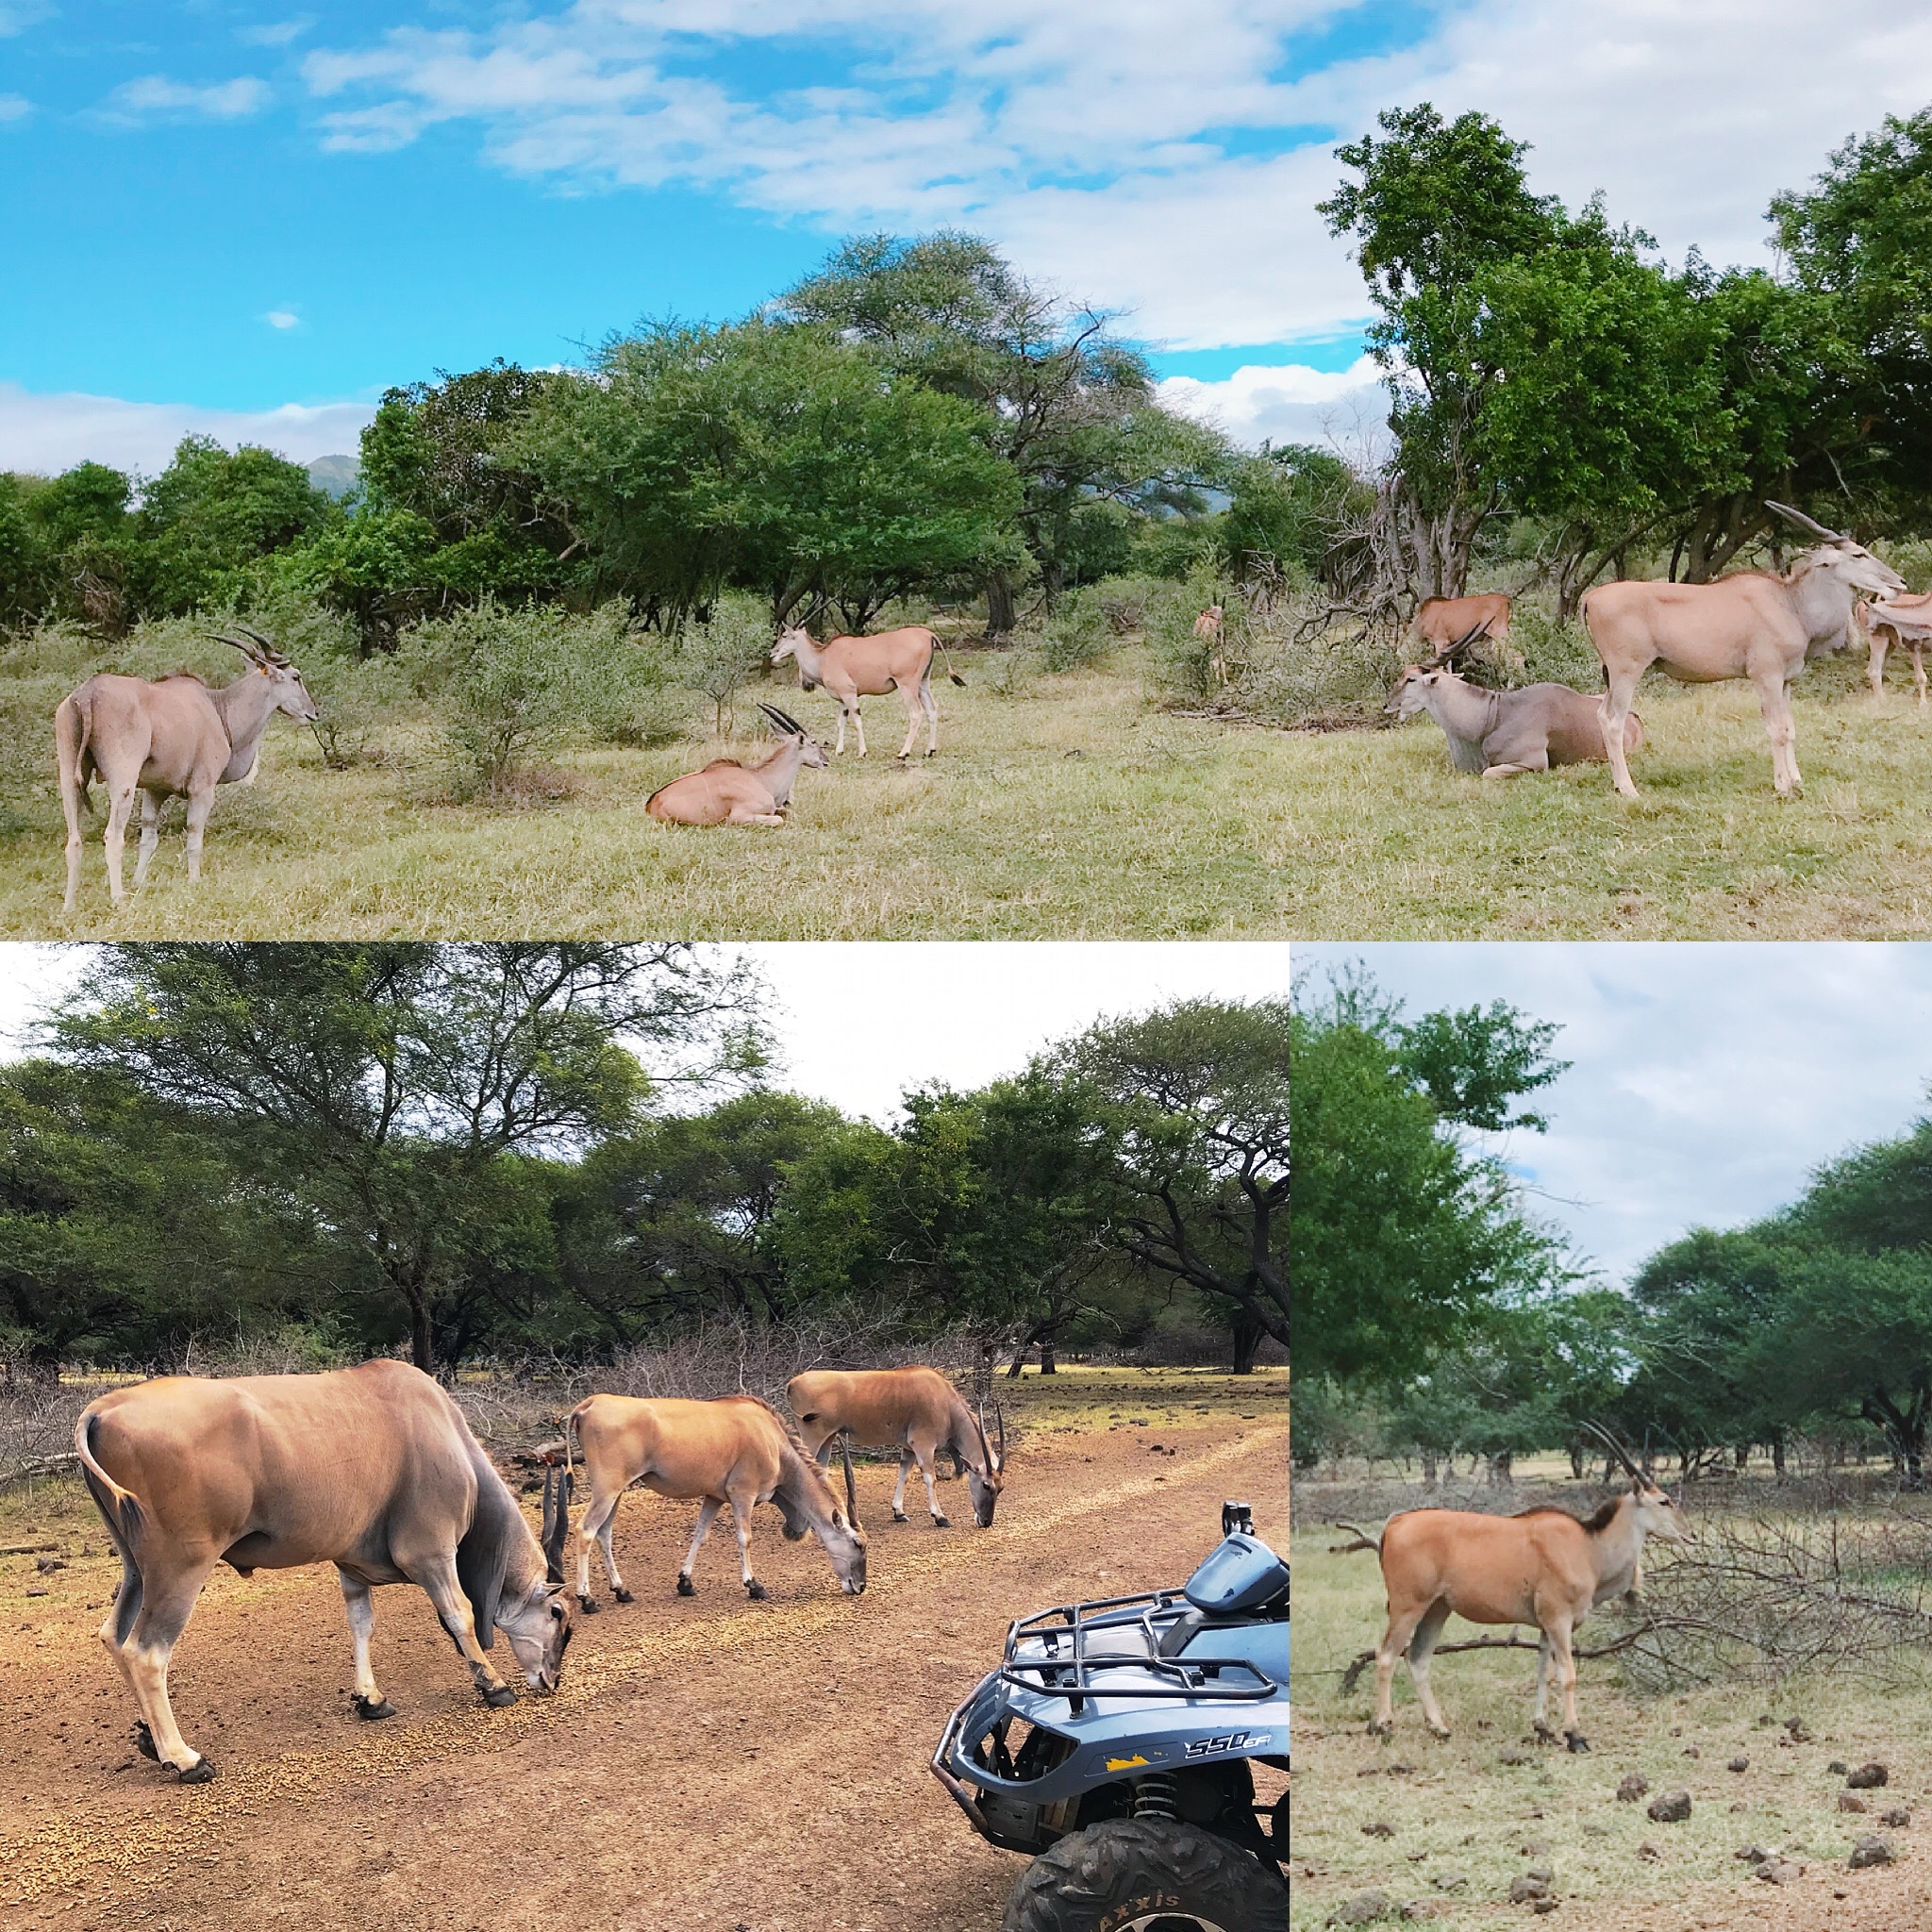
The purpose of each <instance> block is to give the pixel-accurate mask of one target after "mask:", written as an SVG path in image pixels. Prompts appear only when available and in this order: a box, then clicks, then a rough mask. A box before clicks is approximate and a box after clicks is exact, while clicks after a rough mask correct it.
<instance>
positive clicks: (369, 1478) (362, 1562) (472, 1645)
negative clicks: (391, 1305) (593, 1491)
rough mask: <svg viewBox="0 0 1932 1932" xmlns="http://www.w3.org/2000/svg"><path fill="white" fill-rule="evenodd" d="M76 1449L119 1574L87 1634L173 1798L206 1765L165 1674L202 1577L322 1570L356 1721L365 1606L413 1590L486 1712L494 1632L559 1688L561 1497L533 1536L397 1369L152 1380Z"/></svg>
mask: <svg viewBox="0 0 1932 1932" xmlns="http://www.w3.org/2000/svg"><path fill="white" fill-rule="evenodd" d="M74 1447H75V1454H76V1455H77V1456H78V1457H79V1459H80V1469H81V1474H82V1475H83V1476H84V1477H85V1479H86V1481H87V1486H88V1489H89V1491H90V1492H91V1493H92V1496H93V1499H94V1504H95V1507H97V1508H98V1509H99V1510H100V1512H101V1516H102V1518H103V1520H104V1521H105V1522H106V1524H107V1525H108V1536H109V1537H110V1538H111V1539H112V1540H113V1543H114V1548H115V1550H116V1552H117V1553H118V1555H119V1556H120V1558H121V1585H120V1588H119V1590H118V1591H116V1593H115V1598H114V1607H113V1608H112V1609H111V1610H109V1612H108V1620H107V1622H106V1623H105V1624H102V1625H101V1633H100V1635H101V1641H102V1642H103V1643H104V1644H105V1645H106V1646H107V1648H108V1654H109V1655H110V1656H111V1657H113V1659H114V1661H115V1663H116V1664H117V1665H119V1667H120V1670H121V1674H122V1675H123V1676H124V1677H125V1679H126V1681H127V1688H128V1690H129V1691H131V1692H132V1693H133V1696H134V1702H135V1705H136V1707H137V1708H138V1709H139V1711H140V1714H141V1719H140V1723H139V1724H137V1725H136V1726H135V1734H134V1739H135V1743H136V1744H137V1745H138V1746H139V1747H140V1749H141V1751H142V1754H143V1755H144V1756H145V1757H153V1758H156V1759H158V1761H159V1762H160V1763H162V1764H165V1765H169V1766H171V1767H172V1768H173V1769H174V1770H175V1772H176V1773H177V1774H178V1775H179V1778H180V1781H181V1782H182V1783H183V1784H201V1783H204V1782H205V1781H206V1780H208V1778H210V1777H212V1776H213V1775H214V1767H213V1766H212V1765H210V1764H209V1763H208V1759H207V1758H206V1757H203V1756H202V1755H201V1753H200V1752H198V1751H196V1750H195V1749H194V1748H193V1747H192V1745H190V1744H189V1743H188V1742H187V1741H186V1740H184V1739H183V1738H182V1736H181V1733H180V1730H179V1728H178V1727H177V1726H176V1724H175V1713H174V1710H173V1708H172V1707H171V1706H170V1704H169V1702H168V1662H169V1658H170V1657H172V1656H173V1654H174V1649H175V1643H176V1641H178V1640H179V1638H180V1635H181V1632H182V1629H183V1627H184V1626H185V1625H186V1624H187V1622H188V1618H189V1613H190V1612H191V1611H192V1609H193V1607H194V1604H195V1599H196V1598H197V1597H198V1596H199V1595H200V1594H201V1590H202V1587H203V1585H204V1584H206V1583H207V1581H208V1576H209V1574H211V1573H212V1571H213V1570H214V1567H215V1565H216V1564H217V1563H226V1564H228V1565H229V1566H230V1567H231V1568H233V1569H234V1570H236V1571H238V1572H239V1573H240V1574H242V1575H243V1576H250V1575H253V1574H254V1573H255V1572H256V1571H257V1570H283V1569H290V1568H292V1567H294V1566H297V1565H300V1564H305V1563H333V1564H334V1565H335V1566H336V1574H337V1575H338V1577H339V1578H340V1579H341V1587H342V1597H343V1601H344V1603H345V1605H346V1607H347V1610H348V1617H349V1631H350V1636H351V1639H352V1641H353V1645H354V1651H355V1669H356V1693H355V1694H356V1712H357V1715H358V1717H364V1718H385V1717H391V1716H393V1715H394V1708H393V1707H392V1706H391V1704H390V1703H389V1702H388V1700H387V1699H386V1698H385V1697H384V1696H383V1694H382V1692H381V1691H380V1690H378V1689H377V1687H376V1682H375V1675H374V1674H373V1673H372V1671H371V1669H370V1664H369V1640H370V1636H371V1634H372V1633H373V1631H374V1630H375V1611H374V1608H373V1607H372V1605H371V1603H370V1595H369V1592H370V1590H371V1588H372V1587H373V1586H375V1585H376V1584H383V1583H414V1584H417V1585H418V1586H420V1587H421V1588H422V1590H423V1591H425V1593H426V1594H427V1595H428V1598H429V1601H430V1603H431V1604H432V1605H433V1606H434V1607H435V1609H436V1615H437V1619H438V1621H439V1622H440V1623H441V1624H442V1627H443V1628H444V1629H445V1630H446V1631H447V1632H448V1633H449V1636H450V1641H452V1642H453V1643H454V1644H455V1645H456V1647H457V1650H458V1653H459V1654H460V1655H461V1656H462V1657H463V1659H464V1660H465V1661H466V1662H467V1663H468V1664H469V1666H470V1674H471V1677H472V1679H473V1680H474V1681H475V1686H476V1689H477V1691H479V1692H480V1693H481V1695H482V1697H483V1701H484V1702H485V1703H486V1704H488V1705H490V1706H491V1707H501V1706H503V1705H507V1704H513V1703H515V1701H516V1692H515V1691H513V1690H512V1689H511V1688H510V1687H509V1686H508V1684H506V1683H505V1682H504V1680H503V1678H502V1677H501V1676H500V1675H498V1674H497V1672H496V1670H495V1667H494V1666H493V1665H492V1664H491V1661H490V1659H489V1657H487V1656H485V1654H484V1653H485V1652H486V1651H488V1650H490V1649H491V1648H492V1647H493V1644H494V1641H495V1632H496V1630H497V1629H498V1628H499V1627H500V1628H501V1629H502V1631H503V1634H504V1635H505V1637H506V1638H508V1641H509V1647H510V1651H511V1653H512V1654H513V1656H514V1657H515V1658H516V1661H517V1663H518V1665H519V1666H520V1667H521V1669H522V1670H523V1673H524V1675H525V1678H526V1679H527V1680H528V1682H529V1684H530V1687H531V1689H532V1690H535V1691H555V1690H556V1688H557V1683H558V1675H559V1674H560V1673H561V1672H562V1669H563V1653H564V1650H565V1648H566V1647H567V1646H568V1644H569V1642H570V1635H571V1611H570V1604H569V1601H568V1599H567V1597H566V1596H565V1595H564V1593H563V1589H562V1584H563V1570H562V1557H563V1539H564V1536H565V1533H566V1528H567V1524H568V1520H569V1519H568V1513H567V1507H566V1506H565V1499H564V1498H563V1497H561V1496H559V1497H558V1498H557V1499H556V1501H555V1503H554V1504H553V1501H552V1497H551V1494H550V1492H549V1491H548V1489H547V1488H546V1491H545V1496H544V1502H545V1518H546V1521H545V1525H544V1526H545V1533H546V1537H547V1547H546V1546H545V1545H544V1544H542V1543H540V1542H539V1541H538V1539H537V1538H536V1537H535V1536H534V1535H532V1534H531V1531H530V1526H529V1524H527V1523H526V1522H525V1520H524V1514H523V1511H522V1510H521V1509H519V1508H518V1507H517V1504H516V1499H515V1498H514V1497H513V1496H512V1495H511V1494H510V1492H509V1490H508V1486H507V1485H506V1484H505V1482H504V1480H503V1478H502V1477H501V1476H500V1475H499V1474H497V1473H496V1470H495V1468H494V1467H493V1465H492V1464H491V1460H490V1458H489V1457H488V1456H487V1455H485V1454H484V1451H483V1447H482V1444H481V1443H479V1442H478V1441H476V1439H475V1436H474V1435H473V1434H472V1433H471V1432H470V1426H469V1424H467V1423H466V1422H465V1421H464V1420H463V1414H462V1411H461V1410H460V1409H459V1408H458V1407H457V1406H456V1404H455V1402H454V1401H452V1400H451V1398H450V1397H449V1395H448V1394H447V1393H446V1392H445V1391H443V1390H441V1389H440V1388H438V1387H437V1385H436V1383H435V1382H434V1381H432V1380H431V1379H430V1377H429V1376H427V1375H425V1374H423V1373H422V1372H421V1371H420V1370H417V1369H412V1368H410V1367H408V1366H407V1365H406V1364H405V1363H402V1362H395V1361H373V1362H364V1363H363V1364H362V1365H361V1366H360V1367H359V1368H354V1369H339V1370H333V1371H331V1372H330V1373H328V1374H320V1375H238V1376H235V1377H233V1378H232V1379H226V1380H221V1381H209V1380H207V1379H204V1378H202V1377H200V1376H189V1375H165V1376H161V1377H159V1378H158V1379H157V1380H155V1381H151V1382H139V1383H136V1384H134V1385H133V1386H132V1387H130V1388H125V1389H116V1390H114V1391H111V1392H110V1393H108V1394H107V1395H103V1396H100V1397H98V1398H96V1399H95V1400H94V1401H92V1402H91V1403H89V1404H88V1406H87V1407H86V1408H84V1409H83V1410H82V1411H81V1414H80V1419H79V1421H78V1422H77V1423H76V1424H75V1430H74Z"/></svg>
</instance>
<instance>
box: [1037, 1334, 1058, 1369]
mask: <svg viewBox="0 0 1932 1932" xmlns="http://www.w3.org/2000/svg"><path fill="white" fill-rule="evenodd" d="M1059 1372H1060V1369H1059V1364H1058V1362H1057V1361H1056V1360H1055V1359H1054V1353H1053V1341H1052V1340H1051V1339H1050V1338H1049V1339H1048V1340H1047V1341H1042V1342H1041V1344H1040V1373H1041V1374H1042V1375H1058V1374H1059Z"/></svg>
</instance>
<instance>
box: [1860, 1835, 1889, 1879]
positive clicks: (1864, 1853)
mask: <svg viewBox="0 0 1932 1932" xmlns="http://www.w3.org/2000/svg"><path fill="white" fill-rule="evenodd" d="M1895 1857H1898V1854H1897V1853H1896V1852H1895V1851H1893V1850H1892V1848H1891V1840H1890V1839H1885V1838H1861V1839H1860V1840H1858V1842H1857V1844H1855V1845H1854V1846H1853V1847H1852V1857H1851V1867H1852V1870H1853V1871H1854V1872H1862V1871H1863V1870H1864V1869H1865V1868H1866V1866H1868V1865H1889V1864H1890V1863H1891V1861H1892V1860H1893V1859H1894V1858H1895Z"/></svg>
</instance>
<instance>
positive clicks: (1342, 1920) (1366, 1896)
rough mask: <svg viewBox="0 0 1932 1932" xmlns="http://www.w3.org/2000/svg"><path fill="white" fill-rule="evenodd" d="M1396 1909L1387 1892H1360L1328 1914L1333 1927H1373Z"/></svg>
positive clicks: (1343, 1901)
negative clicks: (1377, 1921)
mask: <svg viewBox="0 0 1932 1932" xmlns="http://www.w3.org/2000/svg"><path fill="white" fill-rule="evenodd" d="M1394 1908H1395V1907H1394V1906H1393V1904H1392V1902H1391V1899H1390V1897H1389V1894H1388V1893H1387V1892H1386V1891H1358V1892H1357V1893H1356V1895H1355V1896H1354V1897H1353V1898H1349V1899H1343V1900H1342V1902H1341V1904H1340V1905H1339V1906H1337V1907H1335V1909H1334V1910H1333V1911H1332V1912H1330V1913H1329V1914H1328V1923H1329V1924H1331V1925H1373V1924H1374V1923H1375V1921H1376V1920H1377V1919H1386V1918H1387V1917H1388V1916H1389V1914H1390V1913H1391V1911H1393V1910H1394Z"/></svg>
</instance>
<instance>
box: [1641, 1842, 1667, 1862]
mask: <svg viewBox="0 0 1932 1932" xmlns="http://www.w3.org/2000/svg"><path fill="white" fill-rule="evenodd" d="M1637 1856H1638V1857H1640V1858H1643V1859H1647V1860H1648V1861H1649V1862H1650V1863H1651V1864H1653V1865H1656V1864H1658V1863H1660V1862H1661V1860H1662V1858H1663V1854H1662V1853H1661V1852H1660V1851H1658V1850H1657V1847H1656V1846H1655V1845H1654V1844H1651V1843H1649V1842H1648V1841H1646V1842H1644V1843H1643V1844H1641V1845H1639V1846H1638V1847H1637Z"/></svg>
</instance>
